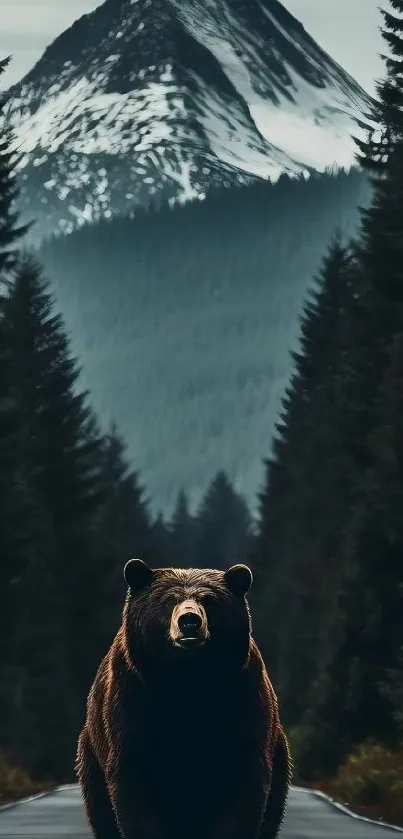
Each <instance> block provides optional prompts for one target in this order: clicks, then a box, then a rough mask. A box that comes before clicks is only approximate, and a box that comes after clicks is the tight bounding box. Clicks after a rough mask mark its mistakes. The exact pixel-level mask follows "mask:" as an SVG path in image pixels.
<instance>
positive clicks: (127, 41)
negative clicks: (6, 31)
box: [9, 0, 370, 234]
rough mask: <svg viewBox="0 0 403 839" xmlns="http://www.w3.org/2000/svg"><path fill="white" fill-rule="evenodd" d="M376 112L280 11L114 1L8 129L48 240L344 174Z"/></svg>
mask: <svg viewBox="0 0 403 839" xmlns="http://www.w3.org/2000/svg"><path fill="white" fill-rule="evenodd" d="M369 107H370V100H369V97H368V96H367V95H366V94H365V93H364V91H363V90H362V89H361V88H360V87H359V85H358V84H356V83H355V81H354V80H353V79H352V78H351V77H350V76H349V75H348V74H347V73H345V72H344V71H343V70H342V69H341V67H339V66H338V65H337V64H336V63H335V62H334V61H333V60H332V59H331V58H330V57H329V56H328V55H327V54H326V53H325V52H324V51H323V50H322V49H321V48H320V47H319V46H318V45H317V44H316V43H315V41H314V40H313V39H312V38H311V37H310V36H309V35H308V34H307V32H306V31H305V29H304V28H303V26H302V25H301V24H300V23H299V22H298V21H297V20H296V19H295V18H294V17H293V16H292V15H291V14H289V12H287V11H286V9H285V8H284V7H283V6H282V5H281V4H280V3H279V2H277V0H106V2H105V3H103V5H101V6H99V7H98V8H97V9H96V10H95V11H94V12H93V13H91V14H88V15H84V16H83V17H82V18H80V19H79V20H78V21H76V23H74V25H73V26H72V27H71V28H69V29H68V30H66V31H65V32H63V33H62V34H61V35H60V36H59V37H58V38H57V39H56V40H55V41H54V42H53V43H52V44H51V45H50V46H49V47H48V48H47V50H46V51H45V53H44V55H43V56H42V58H41V59H40V60H39V62H38V63H37V64H36V65H35V67H34V68H33V69H32V70H31V72H30V73H29V74H28V75H27V76H26V77H25V78H24V79H23V80H22V82H21V83H20V84H18V85H16V86H14V87H13V88H12V89H11V102H10V110H9V119H10V122H11V123H12V125H13V126H14V129H15V132H16V147H17V148H18V150H19V152H20V154H21V164H20V165H21V169H22V178H23V206H24V209H25V210H26V211H27V212H28V214H29V215H30V216H31V217H34V218H37V219H38V222H37V225H36V230H37V231H40V232H41V233H42V234H44V233H49V232H50V231H53V230H55V229H60V230H65V231H70V230H72V229H73V228H74V227H77V226H80V225H82V224H83V223H84V222H85V221H87V220H93V219H96V218H99V217H100V216H106V217H109V216H111V215H112V214H115V213H122V212H123V213H127V212H130V211H132V210H133V208H134V207H135V206H136V205H137V204H141V205H144V204H148V203H149V202H150V201H153V202H155V201H158V200H160V199H161V200H166V199H168V200H169V199H172V200H186V199H189V198H192V197H196V196H199V197H203V196H204V195H205V193H206V192H207V190H208V189H209V187H211V186H212V185H214V184H220V185H221V184H232V183H234V182H245V181H248V180H254V179H260V178H265V179H266V178H270V179H273V180H275V179H276V178H277V177H278V176H279V175H280V173H282V172H287V173H290V174H297V173H300V172H305V171H306V172H309V171H310V170H312V169H315V170H319V171H322V170H324V169H325V168H326V167H328V166H331V165H333V164H336V165H338V166H345V167H348V166H349V165H350V164H351V163H352V161H353V156H354V144H353V142H352V140H351V133H357V124H356V121H357V119H358V120H361V119H362V118H364V121H365V115H366V114H367V113H368V111H369Z"/></svg>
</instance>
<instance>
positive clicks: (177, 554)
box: [169, 489, 196, 568]
mask: <svg viewBox="0 0 403 839" xmlns="http://www.w3.org/2000/svg"><path fill="white" fill-rule="evenodd" d="M195 549H196V523H195V520H194V518H193V516H192V515H191V513H190V511H189V502H188V498H187V495H186V493H185V491H184V490H183V489H181V490H179V493H178V497H177V499H176V504H175V509H174V511H173V515H172V519H171V521H170V522H169V562H170V564H172V565H173V566H175V567H177V568H192V567H193V565H194V562H195Z"/></svg>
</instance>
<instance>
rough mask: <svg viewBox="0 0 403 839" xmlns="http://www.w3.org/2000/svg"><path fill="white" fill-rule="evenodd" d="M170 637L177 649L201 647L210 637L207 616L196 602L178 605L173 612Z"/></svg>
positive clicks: (188, 601)
mask: <svg viewBox="0 0 403 839" xmlns="http://www.w3.org/2000/svg"><path fill="white" fill-rule="evenodd" d="M169 634H170V637H171V640H172V641H173V643H174V645H175V646H176V647H200V646H201V645H202V644H204V643H205V641H207V638H208V637H209V632H208V625H207V615H206V612H205V610H204V608H203V606H202V605H201V603H197V601H196V600H184V601H183V602H182V603H178V605H177V606H175V608H174V610H173V612H172V618H171V626H170V632H169Z"/></svg>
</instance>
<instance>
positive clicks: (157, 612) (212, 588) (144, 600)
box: [123, 559, 252, 678]
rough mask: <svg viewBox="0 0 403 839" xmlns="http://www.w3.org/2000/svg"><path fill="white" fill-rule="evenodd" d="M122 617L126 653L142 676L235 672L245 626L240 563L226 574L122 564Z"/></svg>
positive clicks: (245, 585)
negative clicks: (166, 672)
mask: <svg viewBox="0 0 403 839" xmlns="http://www.w3.org/2000/svg"><path fill="white" fill-rule="evenodd" d="M124 576H125V580H126V583H127V585H128V595H127V599H126V603H125V608H124V613H123V632H124V638H125V644H126V651H127V654H128V655H129V658H130V660H131V663H132V665H134V667H135V668H136V670H137V671H138V673H139V675H141V676H142V677H144V678H146V677H147V676H149V675H152V674H153V673H158V672H161V671H162V670H165V669H166V668H169V669H170V670H172V668H179V669H182V668H185V670H186V671H187V672H190V670H191V669H192V668H195V667H196V668H197V669H198V670H200V668H205V667H207V668H211V667H214V669H216V670H217V669H218V670H219V671H221V672H226V673H228V671H229V670H233V671H235V670H239V671H241V670H242V669H243V667H244V666H245V664H246V663H247V660H248V654H249V646H250V635H251V622H250V613H249V609H248V605H247V602H246V598H245V595H246V594H247V592H248V591H249V589H250V586H251V584H252V573H251V571H250V569H249V568H248V567H247V566H246V565H233V566H232V567H231V568H229V569H228V570H227V571H218V570H213V569H203V570H199V569H194V568H192V569H177V568H157V569H155V570H153V569H151V568H149V566H148V565H146V563H145V562H142V561H141V560H140V559H131V560H130V561H129V562H127V563H126V565H125V569H124Z"/></svg>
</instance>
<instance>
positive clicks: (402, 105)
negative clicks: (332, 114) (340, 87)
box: [356, 0, 403, 174]
mask: <svg viewBox="0 0 403 839" xmlns="http://www.w3.org/2000/svg"><path fill="white" fill-rule="evenodd" d="M389 4H390V7H391V8H390V10H387V9H381V10H380V11H381V14H382V15H383V19H384V23H383V28H382V35H383V38H384V41H385V42H386V45H387V47H388V54H387V55H383V56H382V58H383V60H384V62H385V66H386V78H385V79H383V80H382V81H381V82H378V83H377V85H376V90H377V102H376V105H375V108H374V110H373V113H372V119H373V122H374V123H375V127H374V128H373V129H372V130H370V131H369V133H368V136H367V138H366V139H358V138H356V143H357V147H358V154H357V159H358V162H359V163H360V164H361V165H362V166H363V167H364V168H365V169H367V170H369V171H370V172H372V173H375V174H376V173H378V174H379V173H381V172H382V170H383V169H384V167H385V164H386V163H387V162H388V160H389V157H390V155H391V153H393V150H394V148H395V146H396V143H397V142H399V140H401V139H402V138H403V2H402V0H389Z"/></svg>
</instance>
